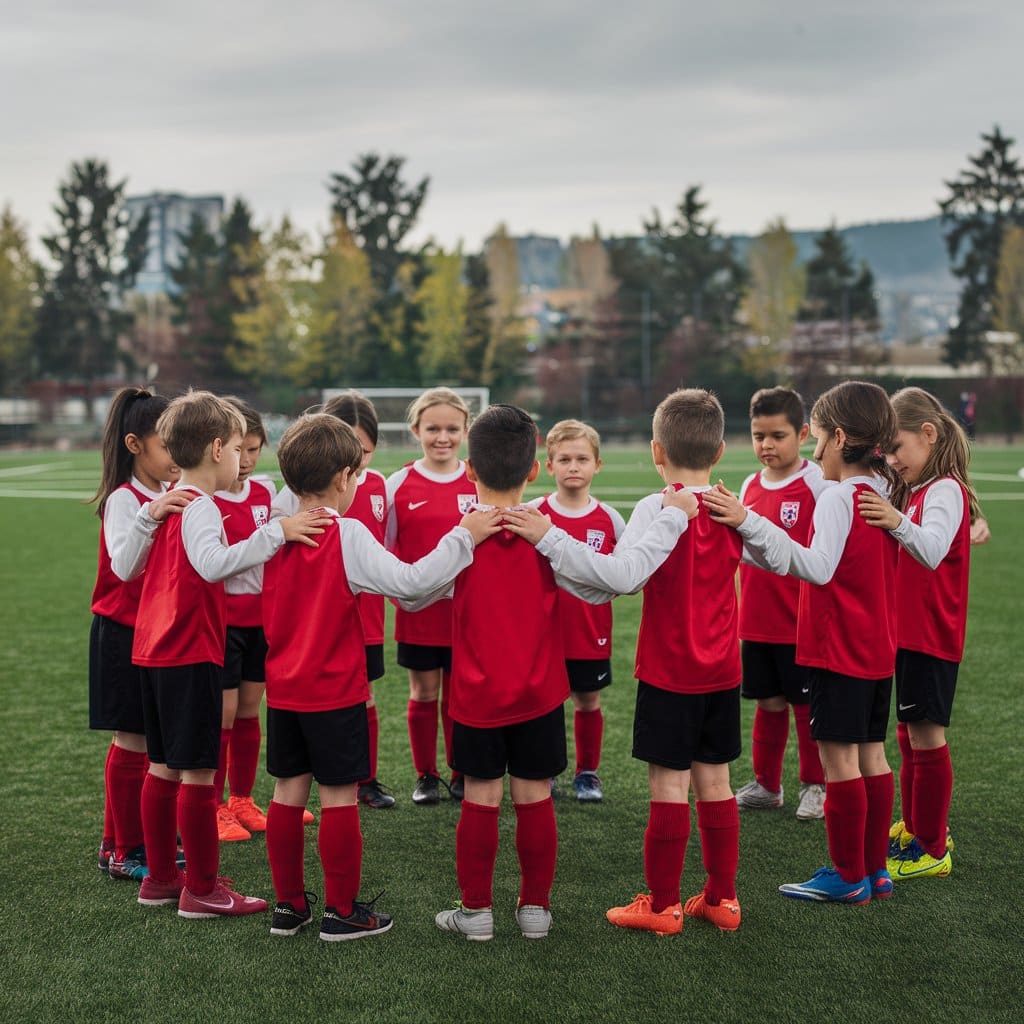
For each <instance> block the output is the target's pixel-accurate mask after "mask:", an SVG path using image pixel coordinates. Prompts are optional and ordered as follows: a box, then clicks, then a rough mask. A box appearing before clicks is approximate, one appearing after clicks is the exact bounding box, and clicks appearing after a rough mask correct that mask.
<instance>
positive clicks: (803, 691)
mask: <svg viewBox="0 0 1024 1024" xmlns="http://www.w3.org/2000/svg"><path fill="white" fill-rule="evenodd" d="M800 692H801V693H810V692H811V688H810V687H809V686H805V687H804V688H803V689H802V690H801V691H800Z"/></svg>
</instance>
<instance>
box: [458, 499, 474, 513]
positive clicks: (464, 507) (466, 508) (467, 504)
mask: <svg viewBox="0 0 1024 1024" xmlns="http://www.w3.org/2000/svg"><path fill="white" fill-rule="evenodd" d="M475 504H476V495H475V494H460V495H459V511H460V512H461V513H462V514H463V515H465V514H466V513H467V512H472V511H473V506H474V505H475Z"/></svg>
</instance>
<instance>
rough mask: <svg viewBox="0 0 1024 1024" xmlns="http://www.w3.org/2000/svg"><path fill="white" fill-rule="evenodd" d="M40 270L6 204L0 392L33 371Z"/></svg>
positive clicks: (1, 246)
mask: <svg viewBox="0 0 1024 1024" xmlns="http://www.w3.org/2000/svg"><path fill="white" fill-rule="evenodd" d="M40 273H41V272H40V269H39V267H38V266H37V264H36V262H35V261H34V260H33V259H32V256H31V254H30V253H29V247H28V233H27V231H26V230H25V227H24V225H22V224H21V222H20V221H19V220H18V219H17V218H16V217H15V216H14V212H13V211H12V210H11V208H10V207H9V206H5V207H4V210H3V213H2V214H0V394H5V395H9V394H13V393H14V392H15V391H16V390H17V388H18V387H19V385H20V384H22V383H23V382H24V381H25V380H26V379H28V377H29V376H30V375H31V373H32V339H33V337H34V336H35V331H36V320H37V317H38V313H39V284H40Z"/></svg>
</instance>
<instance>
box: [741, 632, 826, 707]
mask: <svg viewBox="0 0 1024 1024" xmlns="http://www.w3.org/2000/svg"><path fill="white" fill-rule="evenodd" d="M740 651H741V654H742V658H743V688H742V690H741V692H742V694H743V696H744V697H747V698H748V699H750V700H763V699H764V698H766V697H785V698H786V702H787V703H789V704H809V703H810V700H811V670H810V669H809V668H807V667H806V666H805V665H798V664H797V663H796V644H769V643H764V642H763V641H760V640H744V641H743V643H742V645H741V647H740Z"/></svg>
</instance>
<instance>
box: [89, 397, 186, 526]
mask: <svg viewBox="0 0 1024 1024" xmlns="http://www.w3.org/2000/svg"><path fill="white" fill-rule="evenodd" d="M169 401H170V400H169V399H167V398H165V397H164V396H163V395H155V394H154V393H153V392H152V391H150V390H149V389H148V388H143V387H128V388H121V390H120V391H118V392H117V394H116V395H114V397H113V398H112V399H111V401H110V408H109V409H108V410H107V419H106V422H105V423H104V424H103V440H102V441H101V442H100V454H101V456H102V459H103V471H102V475H101V476H100V485H99V487H98V488H97V490H96V493H95V494H94V495H93V496H92V497H91V498H90V499H89V500H90V501H97V502H99V504H98V505H97V506H96V514H97V515H98V516H99V517H100V518H101V519H102V518H103V511H104V509H105V508H106V507H107V498H109V497H110V495H111V494H113V493H114V491H116V490H117V489H118V487H120V486H121V484H124V483H127V482H128V481H129V480H131V478H132V474H133V472H134V468H135V456H134V455H133V454H132V453H131V452H130V451H129V450H128V448H127V446H126V445H125V443H124V439H125V438H126V437H127V436H128V435H129V434H134V435H135V436H136V437H137V438H138V439H139V440H140V441H141V440H144V439H145V438H147V437H149V435H150V434H155V433H156V425H157V421H158V420H159V419H160V416H161V414H162V413H163V411H164V410H165V409H166V408H167V405H168V403H169Z"/></svg>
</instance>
